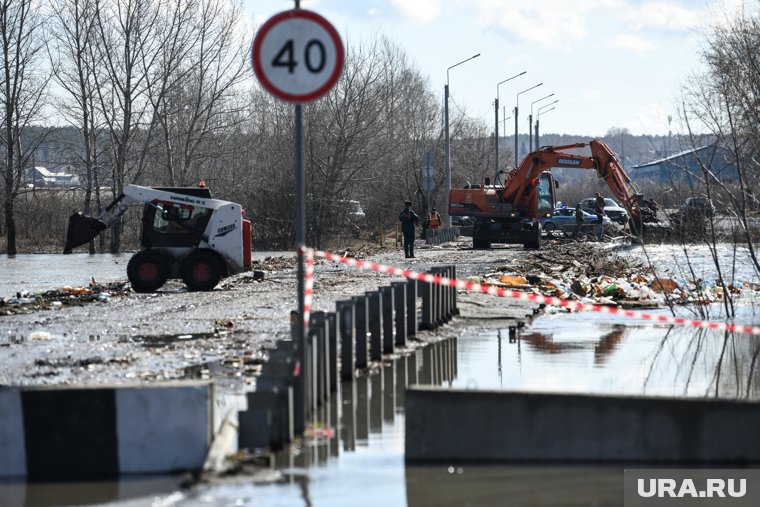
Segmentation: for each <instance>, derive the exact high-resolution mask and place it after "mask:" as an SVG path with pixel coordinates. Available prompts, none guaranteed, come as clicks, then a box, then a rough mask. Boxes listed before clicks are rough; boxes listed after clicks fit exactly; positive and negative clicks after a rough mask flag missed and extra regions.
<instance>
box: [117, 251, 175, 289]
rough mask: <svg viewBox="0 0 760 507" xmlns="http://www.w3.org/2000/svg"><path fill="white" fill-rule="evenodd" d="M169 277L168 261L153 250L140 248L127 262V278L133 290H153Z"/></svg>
mask: <svg viewBox="0 0 760 507" xmlns="http://www.w3.org/2000/svg"><path fill="white" fill-rule="evenodd" d="M168 277H169V261H168V260H167V258H166V257H165V256H163V255H161V254H160V253H159V252H156V251H155V250H141V251H139V252H137V253H136V254H134V255H133V256H132V258H131V259H129V263H128V264H127V278H129V282H130V283H131V284H132V290H134V291H135V292H155V291H156V290H157V289H158V288H159V287H161V286H162V285H163V284H164V283H166V279H167V278H168Z"/></svg>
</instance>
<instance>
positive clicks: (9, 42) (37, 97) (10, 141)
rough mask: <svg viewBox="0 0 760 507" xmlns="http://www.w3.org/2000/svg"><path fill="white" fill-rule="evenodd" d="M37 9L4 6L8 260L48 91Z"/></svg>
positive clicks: (0, 13)
mask: <svg viewBox="0 0 760 507" xmlns="http://www.w3.org/2000/svg"><path fill="white" fill-rule="evenodd" d="M39 8H40V7H39V6H38V5H37V4H36V3H35V2H33V1H32V0H0V44H1V45H2V47H0V72H2V75H0V107H1V108H2V118H1V119H0V126H2V129H0V132H1V133H0V135H1V136H2V137H0V143H1V144H2V149H3V160H2V164H3V167H2V174H3V196H2V197H3V211H4V214H5V232H6V237H7V245H6V251H7V253H8V255H14V254H15V253H16V223H15V220H14V203H15V200H16V197H18V195H19V192H20V191H21V183H22V180H23V174H24V169H25V167H26V164H27V161H28V160H29V158H30V157H31V155H32V153H33V152H34V149H35V148H36V146H37V145H39V143H40V142H41V140H42V137H38V138H37V139H26V138H25V137H24V136H25V134H26V133H27V131H28V129H29V127H30V125H31V124H32V122H34V121H35V120H39V119H41V118H40V116H41V112H42V108H43V105H44V101H45V94H46V90H47V87H48V79H47V77H45V75H44V74H43V73H42V71H41V65H42V61H43V59H44V54H43V51H44V47H45V46H44V33H43V28H44V27H43V19H42V15H41V13H40V10H39Z"/></svg>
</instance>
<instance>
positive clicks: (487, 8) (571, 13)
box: [466, 0, 604, 48]
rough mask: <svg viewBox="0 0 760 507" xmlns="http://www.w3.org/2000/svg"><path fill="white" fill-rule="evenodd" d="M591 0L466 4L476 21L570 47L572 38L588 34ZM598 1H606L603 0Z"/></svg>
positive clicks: (501, 0)
mask: <svg viewBox="0 0 760 507" xmlns="http://www.w3.org/2000/svg"><path fill="white" fill-rule="evenodd" d="M588 3H589V2H587V1H584V0H581V1H577V2H567V1H566V0H544V1H541V2H525V1H521V0H469V1H467V2H466V4H467V6H468V7H469V8H470V9H472V11H473V12H474V14H475V19H476V21H477V22H478V23H479V24H480V25H482V26H485V27H488V28H497V29H499V30H504V31H506V32H507V33H510V34H512V35H513V36H515V37H516V38H518V39H519V40H522V41H528V42H532V43H536V44H540V45H543V46H550V47H560V48H561V47H567V42H568V41H572V40H573V39H578V38H581V39H583V38H586V36H587V34H588V31H587V29H586V21H587V20H586V11H587V10H589V9H590V7H589V6H588V5H584V4H588ZM599 3H604V2H602V1H600V2H599Z"/></svg>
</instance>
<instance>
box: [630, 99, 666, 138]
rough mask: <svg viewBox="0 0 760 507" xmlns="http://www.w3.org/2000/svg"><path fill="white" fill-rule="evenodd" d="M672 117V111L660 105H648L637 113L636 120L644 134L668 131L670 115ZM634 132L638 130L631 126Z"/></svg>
mask: <svg viewBox="0 0 760 507" xmlns="http://www.w3.org/2000/svg"><path fill="white" fill-rule="evenodd" d="M669 114H670V115H672V110H671V111H670V112H669V111H668V109H667V108H666V107H665V106H663V105H662V104H660V103H652V104H649V105H647V106H646V107H645V108H643V109H639V111H638V112H637V113H636V120H637V121H638V123H639V125H640V126H641V129H642V132H643V133H644V134H649V133H652V132H662V131H663V130H665V131H667V128H668V115H669ZM631 127H633V128H631V130H632V131H634V130H636V128H635V126H633V125H632V126H631Z"/></svg>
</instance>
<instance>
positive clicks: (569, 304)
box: [307, 249, 760, 335]
mask: <svg viewBox="0 0 760 507" xmlns="http://www.w3.org/2000/svg"><path fill="white" fill-rule="evenodd" d="M309 250H311V249H307V251H309ZM311 252H312V253H311V258H312V273H313V257H314V256H316V257H320V258H323V259H328V260H331V261H335V262H340V263H341V264H345V265H347V266H354V267H357V268H360V269H367V270H370V271H376V272H378V273H385V274H388V275H393V276H402V277H404V278H407V279H409V280H421V281H423V282H426V283H434V284H438V285H447V286H449V287H456V288H457V289H462V290H467V291H471V292H482V293H484V294H491V295H493V296H499V297H509V298H513V299H521V300H523V301H533V302H536V303H544V304H547V305H552V306H559V307H562V308H571V309H573V310H578V311H592V312H598V313H608V314H612V315H622V316H623V317H627V318H634V319H644V320H647V321H652V322H658V323H662V324H672V325H676V326H690V327H698V328H704V329H715V330H718V331H729V332H737V333H745V334H751V335H760V327H758V326H746V325H741V324H732V323H728V322H713V321H705V320H695V319H687V318H684V317H672V316H670V315H661V314H653V313H647V312H640V311H636V310H624V309H622V308H617V307H614V306H603V305H595V304H590V303H583V302H581V301H572V300H569V299H561V298H557V297H552V296H544V295H541V294H535V293H532V292H521V291H516V290H510V289H503V288H500V287H495V286H493V285H483V284H479V283H473V282H467V281H464V280H455V279H452V278H446V277H443V276H440V275H432V274H430V273H420V272H419V271H412V270H410V269H403V268H397V267H393V266H388V265H385V264H377V263H374V262H364V261H360V260H357V259H352V258H349V257H342V256H340V255H336V254H334V253H330V252H324V251H320V250H311ZM307 280H308V276H307ZM308 284H309V282H308V281H307V286H309V287H311V285H308ZM307 294H308V297H309V301H311V292H307Z"/></svg>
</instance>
